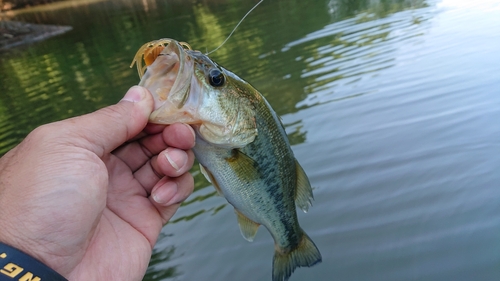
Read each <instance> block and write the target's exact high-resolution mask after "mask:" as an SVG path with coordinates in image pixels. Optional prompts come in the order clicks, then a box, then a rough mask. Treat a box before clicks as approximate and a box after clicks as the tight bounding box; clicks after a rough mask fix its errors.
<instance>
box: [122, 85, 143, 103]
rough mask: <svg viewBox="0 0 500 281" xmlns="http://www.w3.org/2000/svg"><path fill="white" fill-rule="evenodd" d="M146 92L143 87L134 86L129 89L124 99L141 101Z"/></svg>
mask: <svg viewBox="0 0 500 281" xmlns="http://www.w3.org/2000/svg"><path fill="white" fill-rule="evenodd" d="M145 94H146V93H145V92H144V89H143V88H142V87H139V86H133V87H132V88H130V89H129V90H128V91H127V93H126V94H125V96H124V97H123V98H122V101H130V102H139V101H141V100H142V99H143V98H144V96H145Z"/></svg>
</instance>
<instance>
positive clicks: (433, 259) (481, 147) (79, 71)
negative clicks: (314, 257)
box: [0, 0, 500, 281]
mask: <svg viewBox="0 0 500 281" xmlns="http://www.w3.org/2000/svg"><path fill="white" fill-rule="evenodd" d="M5 2H6V1H5V0H3V4H5ZM257 2H258V1H257V0H251V1H250V0H248V1H240V0H214V1H209V0H206V1H203V0H193V1H183V0H113V1H111V0H82V1H62V2H57V3H52V4H49V5H39V6H35V7H31V8H28V9H17V10H11V11H8V12H4V13H2V14H1V19H2V20H3V21H5V20H13V21H21V22H26V23H38V24H51V25H63V26H71V27H72V30H71V31H68V32H66V33H64V34H62V35H58V36H56V37H52V38H49V39H47V40H43V41H40V42H36V43H32V44H28V45H22V46H17V47H14V48H10V49H7V50H3V51H2V52H1V53H0V155H2V154H4V153H5V152H7V151H8V150H9V149H10V148H12V147H13V146H15V145H16V144H17V143H19V142H20V141H21V140H22V139H23V138H24V137H25V136H26V135H27V134H28V133H29V132H30V131H31V130H32V129H34V128H35V127H37V126H39V125H41V124H45V123H48V122H52V121H56V120H60V119H64V118H68V117H71V116H75V115H80V114H84V113H87V112H91V111H94V110H96V109H98V108H101V107H104V106H107V105H110V104H113V103H116V102H117V101H118V100H119V99H120V98H121V97H122V96H123V95H124V93H125V92H126V90H127V89H128V88H129V87H131V86H132V85H135V84H137V83H138V82H139V78H138V76H137V72H136V70H135V69H130V68H129V65H130V63H131V61H132V58H133V57H134V55H135V53H136V51H137V50H138V48H139V47H140V46H142V44H144V43H146V42H148V41H151V40H155V39H159V38H174V39H177V40H179V41H186V42H188V43H189V44H191V46H192V47H193V48H194V49H198V50H200V51H202V52H206V51H210V50H213V49H214V48H216V47H217V46H218V45H219V44H220V43H221V42H222V41H223V40H224V39H225V38H226V36H227V35H228V34H229V33H230V32H231V30H232V29H233V28H234V26H235V25H236V24H237V22H238V21H239V20H240V19H241V18H242V17H243V15H244V14H245V13H246V12H247V11H248V10H250V9H251V7H252V6H253V5H255V4H256V3H257ZM0 4H2V1H0ZM0 23H1V22H0ZM499 31H500V3H499V2H498V1H494V0H480V1H465V0H441V1H434V0H428V1H425V0H349V1H348V0H315V1H298V0H266V1H264V2H263V3H262V4H261V5H260V6H259V7H258V8H257V9H256V10H255V11H254V12H253V13H252V14H250V16H249V17H248V18H247V19H246V20H245V21H244V22H243V23H242V25H241V26H240V27H239V28H238V30H237V31H236V32H235V34H234V35H233V36H232V38H231V39H229V41H228V42H227V43H226V45H224V46H223V47H222V48H221V49H220V50H218V51H217V52H215V53H213V54H211V57H212V58H213V59H214V60H216V61H217V62H219V63H220V64H221V65H223V66H225V67H226V68H228V69H230V70H231V71H233V72H234V73H236V74H238V75H239V76H240V77H241V78H243V79H245V80H247V81H248V82H250V83H251V84H253V85H254V86H255V87H256V88H257V89H259V90H260V91H261V93H262V94H263V95H264V96H265V97H266V98H267V99H268V100H269V102H270V103H271V105H272V106H273V107H274V109H275V110H276V111H277V113H278V114H279V115H281V116H282V118H283V121H284V123H285V126H286V130H287V132H288V134H289V138H290V140H291V143H292V148H293V150H294V153H295V155H296V157H297V159H298V160H299V162H300V163H301V164H302V166H303V167H304V170H305V171H306V173H307V174H308V175H309V178H310V181H311V183H312V185H313V188H314V194H315V198H316V199H315V202H314V205H313V207H312V208H311V209H310V210H309V212H308V213H307V214H303V213H299V220H300V222H301V226H302V227H303V228H304V229H305V230H306V232H307V233H308V234H309V236H310V237H311V238H312V239H313V240H314V241H315V243H316V244H317V246H318V248H319V249H320V250H321V252H322V255H323V263H321V264H319V265H316V266H314V267H312V268H300V269H297V270H296V271H295V273H294V274H293V275H292V277H291V279H290V280H291V281H294V280H295V281H299V280H318V281H319V280H321V281H323V280H325V281H326V280H357V281H359V280H370V281H375V280H380V281H392V280H394V281H396V280H405V281H406V280H426V281H427V280H429V281H438V280H439V281H442V280H454V281H458V280H500V52H499V50H500V32H499ZM192 172H193V175H194V176H195V181H196V190H195V192H194V194H193V195H192V196H191V197H190V198H189V199H188V200H187V201H186V203H184V205H183V206H182V207H181V208H180V210H179V211H178V213H177V214H176V215H175V217H174V218H173V219H172V221H171V222H170V223H169V224H167V225H166V226H165V227H164V229H163V232H162V236H161V238H160V240H159V242H158V244H157V246H156V248H155V249H154V254H153V257H152V260H151V263H150V267H149V269H148V272H147V275H146V277H145V278H144V280H179V281H180V280H200V281H205V280H207V281H213V280H221V281H226V280H227V281H229V280H259V281H260V280H271V270H272V255H273V251H274V246H273V242H272V238H271V236H270V235H269V233H268V232H267V231H266V230H265V229H263V228H262V229H261V230H260V231H259V232H258V234H257V237H256V238H255V240H254V242H253V243H248V242H247V241H245V240H244V239H243V238H242V237H241V235H240V231H239V229H238V226H237V222H236V218H235V215H234V212H233V208H232V207H231V206H228V204H227V203H226V201H225V199H224V198H222V197H218V196H216V192H215V190H214V188H213V187H212V186H210V184H209V183H208V182H206V181H205V179H204V178H203V176H201V175H200V173H199V170H198V167H196V168H194V169H193V171H192Z"/></svg>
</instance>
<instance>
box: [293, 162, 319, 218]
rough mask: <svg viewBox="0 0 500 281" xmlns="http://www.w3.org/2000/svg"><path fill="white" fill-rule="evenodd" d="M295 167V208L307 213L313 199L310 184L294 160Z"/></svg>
mask: <svg viewBox="0 0 500 281" xmlns="http://www.w3.org/2000/svg"><path fill="white" fill-rule="evenodd" d="M295 166H296V167H297V186H296V187H295V203H296V204H297V206H298V207H299V208H300V209H301V210H302V211H304V213H307V211H308V210H309V207H311V206H312V200H313V199H314V197H313V193H312V188H311V184H310V183H309V179H308V178H307V175H306V173H305V172H304V169H302V167H301V166H300V164H299V162H297V160H295Z"/></svg>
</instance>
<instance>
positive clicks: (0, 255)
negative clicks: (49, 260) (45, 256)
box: [0, 242, 67, 281]
mask: <svg viewBox="0 0 500 281" xmlns="http://www.w3.org/2000/svg"><path fill="white" fill-rule="evenodd" d="M2 280H19V281H27V280H32V281H49V280H50V281H67V279H66V278H64V277H63V276H62V275H60V274H59V273H57V272H56V271H55V270H53V269H51V268H50V267H48V266H47V265H45V264H43V263H42V262H41V261H39V260H37V259H35V258H34V257H32V256H30V255H28V254H26V253H24V252H22V251H21V250H18V249H16V248H14V247H12V246H9V245H7V244H4V243H2V242H0V281H2Z"/></svg>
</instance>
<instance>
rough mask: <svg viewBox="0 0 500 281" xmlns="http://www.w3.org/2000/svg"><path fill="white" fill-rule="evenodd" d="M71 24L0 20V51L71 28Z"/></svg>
mask: <svg viewBox="0 0 500 281" xmlns="http://www.w3.org/2000/svg"><path fill="white" fill-rule="evenodd" d="M71 29H72V27H71V26H59V25H45V24H31V23H23V22H17V21H0V51H3V50H6V49H9V48H12V47H15V46H19V45H22V44H28V43H32V42H36V41H40V40H44V39H47V38H49V37H52V36H55V35H59V34H62V33H64V32H67V31H69V30H71Z"/></svg>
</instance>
